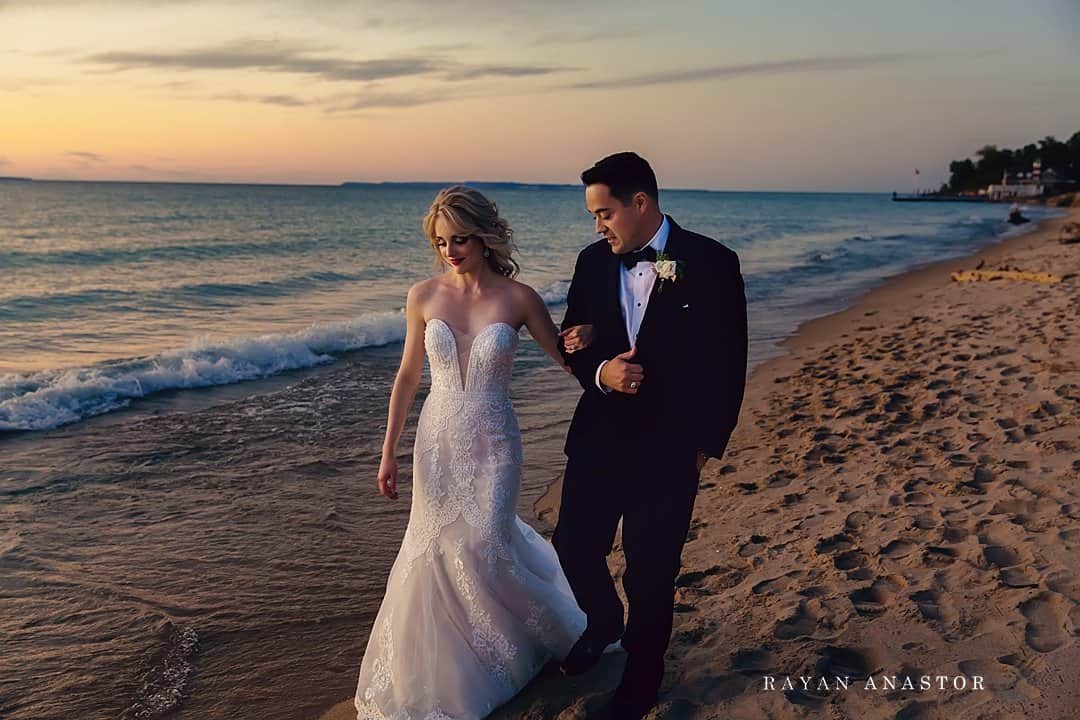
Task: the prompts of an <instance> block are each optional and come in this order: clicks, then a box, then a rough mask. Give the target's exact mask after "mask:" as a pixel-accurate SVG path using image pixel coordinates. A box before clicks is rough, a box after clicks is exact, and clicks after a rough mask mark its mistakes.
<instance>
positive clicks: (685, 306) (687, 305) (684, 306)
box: [682, 303, 690, 310]
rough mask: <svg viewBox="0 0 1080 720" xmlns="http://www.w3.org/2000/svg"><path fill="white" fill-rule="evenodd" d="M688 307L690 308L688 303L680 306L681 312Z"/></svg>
mask: <svg viewBox="0 0 1080 720" xmlns="http://www.w3.org/2000/svg"><path fill="white" fill-rule="evenodd" d="M688 307H690V303H686V304H685V305H683V306H682V309H683V310H685V309H686V308H688Z"/></svg>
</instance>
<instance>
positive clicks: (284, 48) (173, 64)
mask: <svg viewBox="0 0 1080 720" xmlns="http://www.w3.org/2000/svg"><path fill="white" fill-rule="evenodd" d="M326 50H327V48H315V47H311V46H303V45H297V44H294V45H291V46H290V45H283V44H280V43H274V44H267V43H262V42H253V41H241V42H236V43H230V44H226V45H220V46H215V47H206V48H199V49H193V50H180V51H176V52H140V51H114V52H103V53H95V54H93V55H90V56H88V57H86V58H85V59H86V60H87V61H88V62H90V63H92V64H94V65H99V66H102V68H103V71H105V72H124V71H127V70H140V69H159V68H166V69H170V70H190V71H197V70H252V71H258V72H272V73H284V74H293V75H314V76H317V77H320V78H322V79H323V80H329V81H336V82H342V81H345V82H376V81H379V80H392V79H398V78H406V77H417V76H435V77H441V78H442V79H445V80H449V81H458V80H474V79H478V78H484V77H528V76H535V75H549V74H552V73H559V72H569V71H573V70H576V69H577V68H562V67H552V66H546V65H467V64H463V63H457V62H452V61H447V60H444V59H442V58H441V57H439V54H438V52H437V51H436V52H434V53H433V54H432V55H431V56H428V57H423V56H416V57H396V58H378V59H373V60H351V59H347V58H341V57H326V56H317V55H315V54H313V53H315V52H324V51H326Z"/></svg>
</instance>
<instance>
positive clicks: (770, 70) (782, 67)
mask: <svg viewBox="0 0 1080 720" xmlns="http://www.w3.org/2000/svg"><path fill="white" fill-rule="evenodd" d="M910 57H911V56H910V55H907V54H904V53H882V54H878V55H855V56H849V57H817V58H800V59H796V60H778V61H774V62H761V63H746V64H741V65H715V66H712V67H704V68H691V69H687V70H676V71H673V72H666V73H654V74H651V75H637V76H634V77H624V78H616V79H613V80H594V81H590V82H582V83H574V84H571V85H567V86H566V87H568V88H573V89H578V90H580V89H588V90H598V89H605V88H628V87H644V86H647V85H670V84H675V83H687V82H697V81H700V80H728V79H732V78H738V77H746V76H749V75H777V74H781V73H798V72H841V71H847V70H859V69H861V68H865V67H873V66H875V65H888V64H892V63H897V62H902V61H905V60H908V59H910Z"/></svg>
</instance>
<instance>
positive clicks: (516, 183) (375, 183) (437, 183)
mask: <svg viewBox="0 0 1080 720" xmlns="http://www.w3.org/2000/svg"><path fill="white" fill-rule="evenodd" d="M9 182H10V183H98V184H113V185H208V186H220V185H226V186H236V187H296V188H334V189H348V188H349V186H356V187H360V186H364V187H379V186H410V185H411V186H422V187H429V186H430V187H450V186H452V185H466V186H473V185H476V186H482V185H487V186H505V187H541V188H552V189H573V188H578V189H580V188H584V185H581V184H580V183H553V182H526V181H521V180H448V181H441V180H343V181H341V182H340V183H337V184H332V183H299V182H295V183H294V182H242V181H230V180H116V179H71V178H34V177H17V176H0V183H9ZM659 189H660V190H661V191H667V192H707V193H787V194H792V195H813V194H818V195H888V194H889V193H890V191H888V190H775V189H769V190H761V189H757V190H755V189H748V188H736V189H731V188H725V189H715V188H694V187H664V186H661V187H660V188H659Z"/></svg>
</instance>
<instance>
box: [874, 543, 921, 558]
mask: <svg viewBox="0 0 1080 720" xmlns="http://www.w3.org/2000/svg"><path fill="white" fill-rule="evenodd" d="M918 547H919V546H918V544H917V542H915V541H912V540H905V539H904V538H898V539H896V540H893V541H892V542H890V543H889V544H888V545H885V546H884V547H882V548H881V554H882V555H884V556H885V557H887V558H890V559H892V560H899V559H900V558H905V557H907V556H908V555H910V554H911V553H913V552H915V551H916V550H917V549H918Z"/></svg>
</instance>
